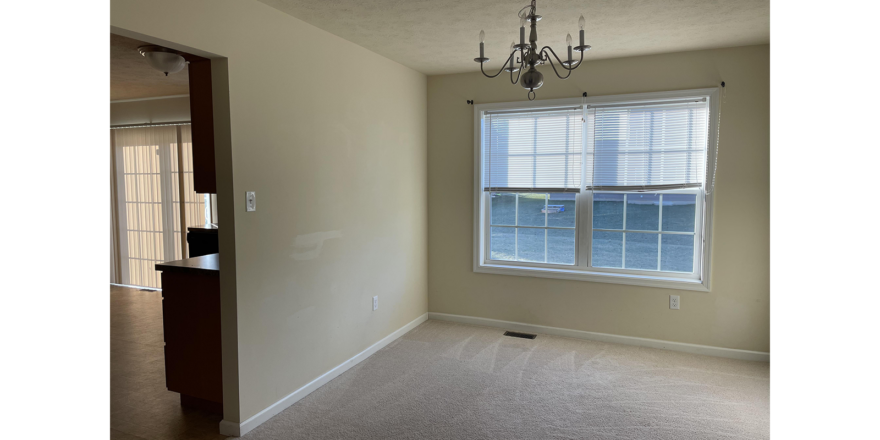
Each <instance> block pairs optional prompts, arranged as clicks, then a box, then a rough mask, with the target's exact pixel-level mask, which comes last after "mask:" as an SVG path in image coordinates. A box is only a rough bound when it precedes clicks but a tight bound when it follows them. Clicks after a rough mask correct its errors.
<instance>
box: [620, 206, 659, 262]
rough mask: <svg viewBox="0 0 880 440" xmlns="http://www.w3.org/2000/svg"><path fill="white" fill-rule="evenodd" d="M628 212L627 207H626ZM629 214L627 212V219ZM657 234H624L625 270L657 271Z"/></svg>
mask: <svg viewBox="0 0 880 440" xmlns="http://www.w3.org/2000/svg"><path fill="white" fill-rule="evenodd" d="M626 209H627V211H629V205H627V207H626ZM628 217H629V212H627V218H628ZM658 235H659V234H640V233H637V232H628V233H627V234H626V268H627V269H648V270H657V252H658V242H657V236H658Z"/></svg>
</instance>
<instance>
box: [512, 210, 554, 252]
mask: <svg viewBox="0 0 880 440" xmlns="http://www.w3.org/2000/svg"><path fill="white" fill-rule="evenodd" d="M546 198H547V194H519V223H517V225H518V226H545V224H544V218H545V215H544V213H543V212H541V211H543V210H544V201H545V200H544V199H546ZM541 261H544V257H543V256H542V257H541Z"/></svg>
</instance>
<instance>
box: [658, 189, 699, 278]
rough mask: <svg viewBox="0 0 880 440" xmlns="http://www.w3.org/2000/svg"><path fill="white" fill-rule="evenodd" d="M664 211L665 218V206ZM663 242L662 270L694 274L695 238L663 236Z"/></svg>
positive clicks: (661, 254) (689, 236)
mask: <svg viewBox="0 0 880 440" xmlns="http://www.w3.org/2000/svg"><path fill="white" fill-rule="evenodd" d="M663 198H664V199H665V198H666V197H665V196H664V197H663ZM663 210H664V217H665V210H666V207H665V206H664V207H663ZM664 223H665V222H664ZM661 240H662V241H663V243H662V247H661V249H662V250H661V253H660V270H663V271H669V272H688V273H692V272H693V271H694V236H693V235H672V234H663V237H662V238H661Z"/></svg>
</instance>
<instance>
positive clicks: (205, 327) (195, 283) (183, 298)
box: [156, 254, 223, 415]
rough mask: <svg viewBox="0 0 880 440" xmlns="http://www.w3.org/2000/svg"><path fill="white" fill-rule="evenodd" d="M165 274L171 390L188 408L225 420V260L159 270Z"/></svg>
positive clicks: (167, 364) (181, 262) (207, 257)
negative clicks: (222, 275)
mask: <svg viewBox="0 0 880 440" xmlns="http://www.w3.org/2000/svg"><path fill="white" fill-rule="evenodd" d="M156 270H159V271H162V324H163V328H164V330H165V386H166V387H167V388H168V390H169V391H174V392H177V393H180V403H181V405H183V406H189V407H195V408H200V409H203V410H206V411H210V412H214V413H217V414H221V415H222V414H223V366H222V359H221V348H220V255H219V254H210V255H205V256H201V257H195V258H187V259H185V260H177V261H169V262H165V263H159V264H156Z"/></svg>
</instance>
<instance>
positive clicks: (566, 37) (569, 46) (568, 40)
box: [565, 34, 571, 63]
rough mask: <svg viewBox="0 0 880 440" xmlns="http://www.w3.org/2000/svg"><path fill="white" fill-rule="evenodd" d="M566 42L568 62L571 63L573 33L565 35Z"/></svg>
mask: <svg viewBox="0 0 880 440" xmlns="http://www.w3.org/2000/svg"><path fill="white" fill-rule="evenodd" d="M565 44H566V45H567V46H568V62H569V63H571V34H568V35H566V36H565Z"/></svg>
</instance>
